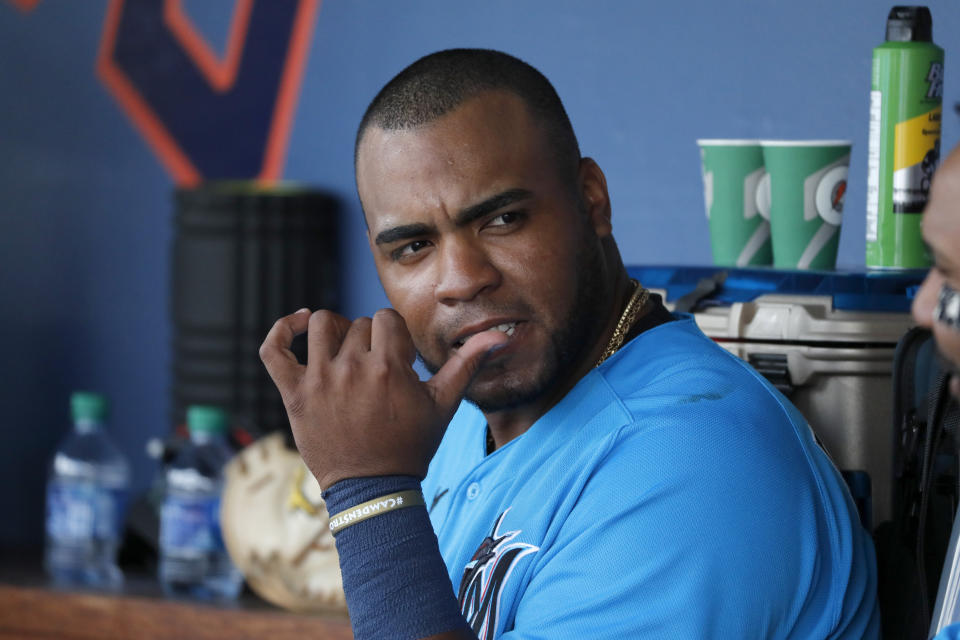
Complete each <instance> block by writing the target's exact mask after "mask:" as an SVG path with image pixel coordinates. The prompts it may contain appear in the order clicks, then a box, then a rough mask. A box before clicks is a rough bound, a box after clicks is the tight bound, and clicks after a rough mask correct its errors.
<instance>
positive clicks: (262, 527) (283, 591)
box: [220, 433, 346, 612]
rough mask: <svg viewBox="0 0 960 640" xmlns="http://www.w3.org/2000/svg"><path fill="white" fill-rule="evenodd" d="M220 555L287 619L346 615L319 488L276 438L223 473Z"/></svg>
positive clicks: (244, 454) (258, 444) (242, 456)
mask: <svg viewBox="0 0 960 640" xmlns="http://www.w3.org/2000/svg"><path fill="white" fill-rule="evenodd" d="M224 477H225V481H224V490H223V502H222V506H221V509H220V520H221V527H222V528H223V539H224V542H225V543H226V546H227V551H228V552H229V553H230V557H231V558H232V559H233V562H234V564H236V565H237V568H239V569H240V571H241V572H243V575H244V577H245V578H246V580H247V583H248V584H249V585H250V588H252V589H253V590H254V591H255V592H256V593H257V594H258V595H260V596H261V597H262V598H263V599H265V600H267V601H268V602H271V603H273V604H275V605H277V606H280V607H283V608H285V609H290V610H292V611H303V612H314V611H342V612H345V611H346V602H345V600H344V597H343V585H342V582H341V579H340V562H339V559H338V558H337V550H336V547H335V546H334V542H333V535H332V534H331V533H330V527H329V525H330V522H329V520H330V517H329V515H328V514H327V509H326V506H325V505H324V503H323V498H322V497H321V490H320V485H319V484H317V481H316V480H315V479H314V477H313V475H312V474H311V473H310V471H309V470H308V469H307V467H306V465H305V464H304V463H303V460H302V459H301V458H300V456H299V455H298V454H297V452H296V451H293V450H291V449H288V448H287V447H286V445H285V444H284V439H283V435H282V434H279V433H275V434H272V435H270V436H267V437H265V438H262V439H261V440H258V441H257V442H255V443H254V444H252V445H250V446H248V447H247V448H246V449H244V450H243V451H241V452H240V453H239V454H238V455H237V456H236V457H235V458H234V459H233V460H232V461H231V462H230V464H228V465H227V468H226V470H225V472H224Z"/></svg>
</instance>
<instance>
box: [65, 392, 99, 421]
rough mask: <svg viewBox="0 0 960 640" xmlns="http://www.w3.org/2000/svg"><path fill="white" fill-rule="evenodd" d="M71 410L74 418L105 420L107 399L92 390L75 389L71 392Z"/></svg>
mask: <svg viewBox="0 0 960 640" xmlns="http://www.w3.org/2000/svg"><path fill="white" fill-rule="evenodd" d="M70 412H71V413H72V414H73V419H74V420H98V421H99V420H104V419H105V418H106V417H107V399H106V398H105V397H104V396H103V395H101V394H99V393H93V392H92V391H74V392H73V393H72V394H70Z"/></svg>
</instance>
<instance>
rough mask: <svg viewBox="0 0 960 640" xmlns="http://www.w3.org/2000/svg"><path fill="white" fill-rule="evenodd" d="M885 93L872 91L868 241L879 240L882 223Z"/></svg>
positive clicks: (868, 168) (868, 154) (868, 152)
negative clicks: (882, 126) (879, 227)
mask: <svg viewBox="0 0 960 640" xmlns="http://www.w3.org/2000/svg"><path fill="white" fill-rule="evenodd" d="M882 115H883V93H882V92H880V91H871V92H870V138H869V141H868V145H867V242H876V241H877V235H878V233H877V227H878V226H879V224H880V124H881V117H882Z"/></svg>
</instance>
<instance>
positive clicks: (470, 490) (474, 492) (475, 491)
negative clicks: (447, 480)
mask: <svg viewBox="0 0 960 640" xmlns="http://www.w3.org/2000/svg"><path fill="white" fill-rule="evenodd" d="M479 495H480V483H479V482H472V483H470V486H469V487H467V500H476V499H477V496H479Z"/></svg>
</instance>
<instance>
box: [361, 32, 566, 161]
mask: <svg viewBox="0 0 960 640" xmlns="http://www.w3.org/2000/svg"><path fill="white" fill-rule="evenodd" d="M496 90H501V91H509V92H511V93H513V94H515V95H516V96H518V97H519V98H521V99H522V100H523V101H524V103H525V104H526V105H527V108H528V109H529V110H530V112H531V114H532V115H533V116H534V117H535V119H536V120H537V121H538V122H539V123H540V124H541V126H543V128H544V132H545V133H546V134H547V139H548V141H549V144H551V145H552V146H553V148H554V152H555V155H556V158H557V164H558V167H560V168H561V170H562V171H569V170H572V171H573V172H575V171H576V168H577V166H578V165H579V162H580V146H579V145H578V144H577V137H576V135H575V134H574V132H573V127H572V126H571V124H570V118H569V117H567V112H566V110H565V109H564V108H563V103H562V102H561V101H560V96H558V95H557V92H556V90H555V89H554V88H553V85H552V84H550V81H549V80H547V78H546V77H545V76H544V75H543V74H542V73H540V72H539V71H537V70H536V69H535V68H533V67H532V66H531V65H529V64H527V63H526V62H524V61H522V60H520V59H518V58H515V57H513V56H511V55H509V54H506V53H503V52H502V51H494V50H492V49H447V50H444V51H438V52H436V53H431V54H429V55H427V56H424V57H422V58H420V59H419V60H417V61H416V62H414V63H413V64H411V65H410V66H408V67H407V68H406V69H404V70H403V71H401V72H400V73H398V74H397V75H396V76H395V77H394V78H393V79H392V80H391V81H390V82H388V83H387V84H386V86H384V87H383V89H381V90H380V93H378V94H377V96H376V97H375V98H374V99H373V101H372V102H371V103H370V106H369V107H367V111H366V113H364V115H363V119H362V120H361V121H360V126H359V127H358V128H357V138H356V141H355V143H354V165H356V160H357V154H358V152H359V149H360V141H361V140H362V138H363V134H364V132H365V131H366V130H367V128H368V127H370V125H376V126H377V127H379V128H381V129H385V130H397V129H410V128H414V127H418V126H420V125H424V124H427V123H429V122H432V121H433V120H435V119H437V118H439V117H440V116H442V115H444V114H445V113H447V112H449V111H451V110H453V109H455V108H456V107H458V106H459V105H461V104H462V103H463V102H465V101H466V100H469V99H470V98H474V97H476V96H478V95H479V94H481V93H484V92H486V91H496Z"/></svg>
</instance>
